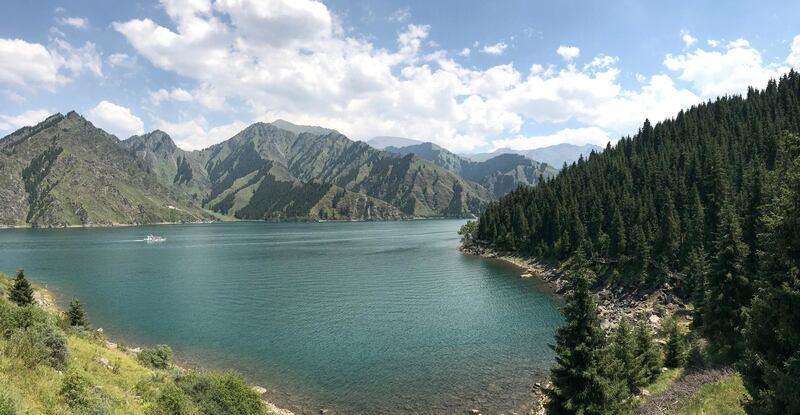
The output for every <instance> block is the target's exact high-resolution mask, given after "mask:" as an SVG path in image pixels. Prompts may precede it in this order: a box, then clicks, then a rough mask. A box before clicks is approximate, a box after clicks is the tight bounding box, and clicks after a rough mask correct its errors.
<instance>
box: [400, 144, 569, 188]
mask: <svg viewBox="0 0 800 415" xmlns="http://www.w3.org/2000/svg"><path fill="white" fill-rule="evenodd" d="M386 151H388V152H391V153H396V154H401V155H406V154H414V155H416V156H417V157H419V158H422V159H425V160H428V161H430V162H432V163H434V164H436V165H437V166H440V167H443V168H445V169H447V170H449V171H451V172H453V173H455V174H457V175H459V176H461V177H463V178H465V179H467V180H470V181H473V182H475V183H478V184H480V185H481V186H483V187H485V188H486V189H488V190H489V192H490V193H491V194H492V195H493V196H494V197H495V198H499V197H501V196H503V195H505V194H506V193H508V192H510V191H512V190H514V189H516V188H517V186H519V185H521V184H524V185H529V186H530V185H534V184H536V183H538V182H539V179H540V178H542V177H543V178H550V177H553V176H555V175H556V174H558V171H557V170H556V169H555V168H553V167H552V166H550V165H547V164H545V163H540V162H538V161H535V160H531V159H529V158H527V157H524V156H521V155H517V154H500V155H498V156H496V157H493V158H490V159H487V160H485V161H481V162H478V161H472V160H470V159H468V158H466V157H462V156H459V155H457V154H454V153H451V152H450V151H447V150H446V149H444V148H442V147H440V146H438V145H436V144H433V143H422V144H416V145H410V146H406V147H399V148H398V147H392V146H389V147H386Z"/></svg>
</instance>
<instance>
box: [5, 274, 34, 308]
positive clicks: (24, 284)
mask: <svg viewBox="0 0 800 415" xmlns="http://www.w3.org/2000/svg"><path fill="white" fill-rule="evenodd" d="M8 299H9V300H11V301H13V302H14V303H16V304H17V305H18V306H20V307H24V306H26V305H30V304H33V287H31V284H30V283H29V282H28V280H27V279H26V278H25V271H23V270H21V269H20V270H18V271H17V276H16V277H15V278H14V284H13V285H12V286H11V290H9V293H8Z"/></svg>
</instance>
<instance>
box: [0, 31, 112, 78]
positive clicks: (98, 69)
mask: <svg viewBox="0 0 800 415" xmlns="http://www.w3.org/2000/svg"><path fill="white" fill-rule="evenodd" d="M102 66H103V65H102V61H101V59H100V55H99V54H98V53H97V50H96V48H95V45H94V43H91V42H86V43H85V44H84V45H83V46H82V47H80V48H76V47H74V46H72V45H71V44H70V43H69V42H67V41H66V40H64V39H60V38H56V39H54V40H53V42H52V45H51V46H50V48H46V47H44V46H43V45H42V44H39V43H30V42H27V41H25V40H22V39H0V83H6V84H11V85H15V86H20V87H28V88H47V89H54V88H55V87H56V86H59V85H63V84H65V83H67V82H69V80H70V77H69V76H68V74H66V73H64V72H68V73H69V75H73V76H75V75H78V74H80V73H82V72H84V71H89V72H91V73H93V74H95V75H97V76H102V74H103V72H102Z"/></svg>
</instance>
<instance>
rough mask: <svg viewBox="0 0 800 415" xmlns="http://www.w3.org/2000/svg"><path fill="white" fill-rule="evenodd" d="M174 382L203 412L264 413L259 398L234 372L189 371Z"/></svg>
mask: <svg viewBox="0 0 800 415" xmlns="http://www.w3.org/2000/svg"><path fill="white" fill-rule="evenodd" d="M176 382H177V384H178V386H179V387H180V388H181V389H183V390H184V391H185V392H186V394H187V395H189V396H190V397H191V398H192V400H193V401H194V402H195V403H196V404H197V406H198V408H199V409H200V412H201V413H203V414H207V415H216V414H236V415H263V414H264V404H263V403H262V402H261V398H260V397H259V396H258V394H257V393H255V392H254V391H253V389H252V388H251V387H250V385H248V384H247V382H245V380H244V378H242V376H241V375H240V374H238V373H235V372H224V373H199V372H191V373H189V374H188V375H186V376H184V377H182V378H180V379H178V380H177V381H176Z"/></svg>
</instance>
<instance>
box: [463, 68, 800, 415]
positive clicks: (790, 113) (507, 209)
mask: <svg viewBox="0 0 800 415" xmlns="http://www.w3.org/2000/svg"><path fill="white" fill-rule="evenodd" d="M798 132H800V75H798V73H796V72H793V71H792V72H790V73H788V74H787V75H785V76H783V77H782V78H781V79H780V80H778V81H770V82H769V84H768V85H767V87H766V89H764V90H755V89H750V90H749V91H748V92H747V94H746V96H744V97H742V96H726V97H721V98H719V99H717V100H716V101H715V102H711V103H705V104H701V105H698V106H696V107H693V108H691V109H689V110H687V111H682V112H680V113H678V114H677V116H675V118H673V119H669V120H666V121H663V122H660V123H657V124H656V125H652V124H651V123H650V122H649V121H645V123H644V125H643V126H642V127H641V129H640V130H639V132H638V133H637V134H636V135H634V136H633V137H624V138H622V139H621V140H620V141H619V142H618V143H617V144H616V145H614V146H613V147H612V146H609V148H607V149H606V150H605V151H604V152H602V153H599V154H593V155H591V156H590V157H589V159H588V160H583V159H581V160H579V161H578V162H577V163H575V164H573V165H571V166H569V167H568V168H566V169H564V170H563V171H562V173H561V174H560V175H559V176H558V177H556V178H554V179H552V180H548V181H546V182H543V183H540V184H539V185H538V186H536V187H533V188H519V189H517V190H516V191H514V192H512V193H511V194H509V195H508V196H506V197H504V198H503V199H502V200H500V201H499V202H496V203H492V204H490V205H489V206H488V208H487V210H486V211H485V213H484V214H483V215H482V216H481V217H480V219H479V224H478V227H477V235H476V239H477V240H478V241H479V242H480V243H483V244H485V245H488V246H490V247H494V248H496V249H501V250H510V251H514V252H517V253H519V254H524V255H533V256H537V257H541V258H549V259H553V260H558V261H561V260H565V259H568V258H572V257H573V256H574V255H575V254H576V253H578V252H580V253H581V255H579V256H580V257H584V256H585V257H587V259H588V263H589V264H591V265H590V266H591V267H592V268H593V269H594V271H596V272H597V275H598V280H599V281H596V283H618V284H622V285H625V284H628V285H637V286H640V285H641V284H650V285H653V286H655V285H656V284H659V285H660V284H662V283H664V282H667V281H669V282H671V283H675V284H681V283H682V285H683V288H684V290H685V291H687V292H688V293H690V296H691V299H692V302H693V304H694V307H695V318H694V322H693V327H694V331H695V332H696V333H698V334H700V335H702V336H703V337H705V338H706V339H707V340H708V341H709V344H710V348H709V351H710V352H711V355H712V356H713V358H714V359H715V360H716V361H719V362H723V363H734V364H736V365H737V366H736V367H738V368H739V369H740V371H741V373H742V375H743V378H744V381H745V385H746V386H747V388H748V390H749V392H750V394H751V396H752V398H753V400H752V402H751V404H750V406H749V411H750V412H751V413H758V414H762V413H763V414H788V413H800V401H799V400H798V398H797V397H796V396H795V394H794V393H793V392H796V391H797V390H800V275H798V274H799V271H798V270H799V269H800V219H799V218H800V138H799V137H798V135H797V133H798ZM676 280H677V281H676Z"/></svg>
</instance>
